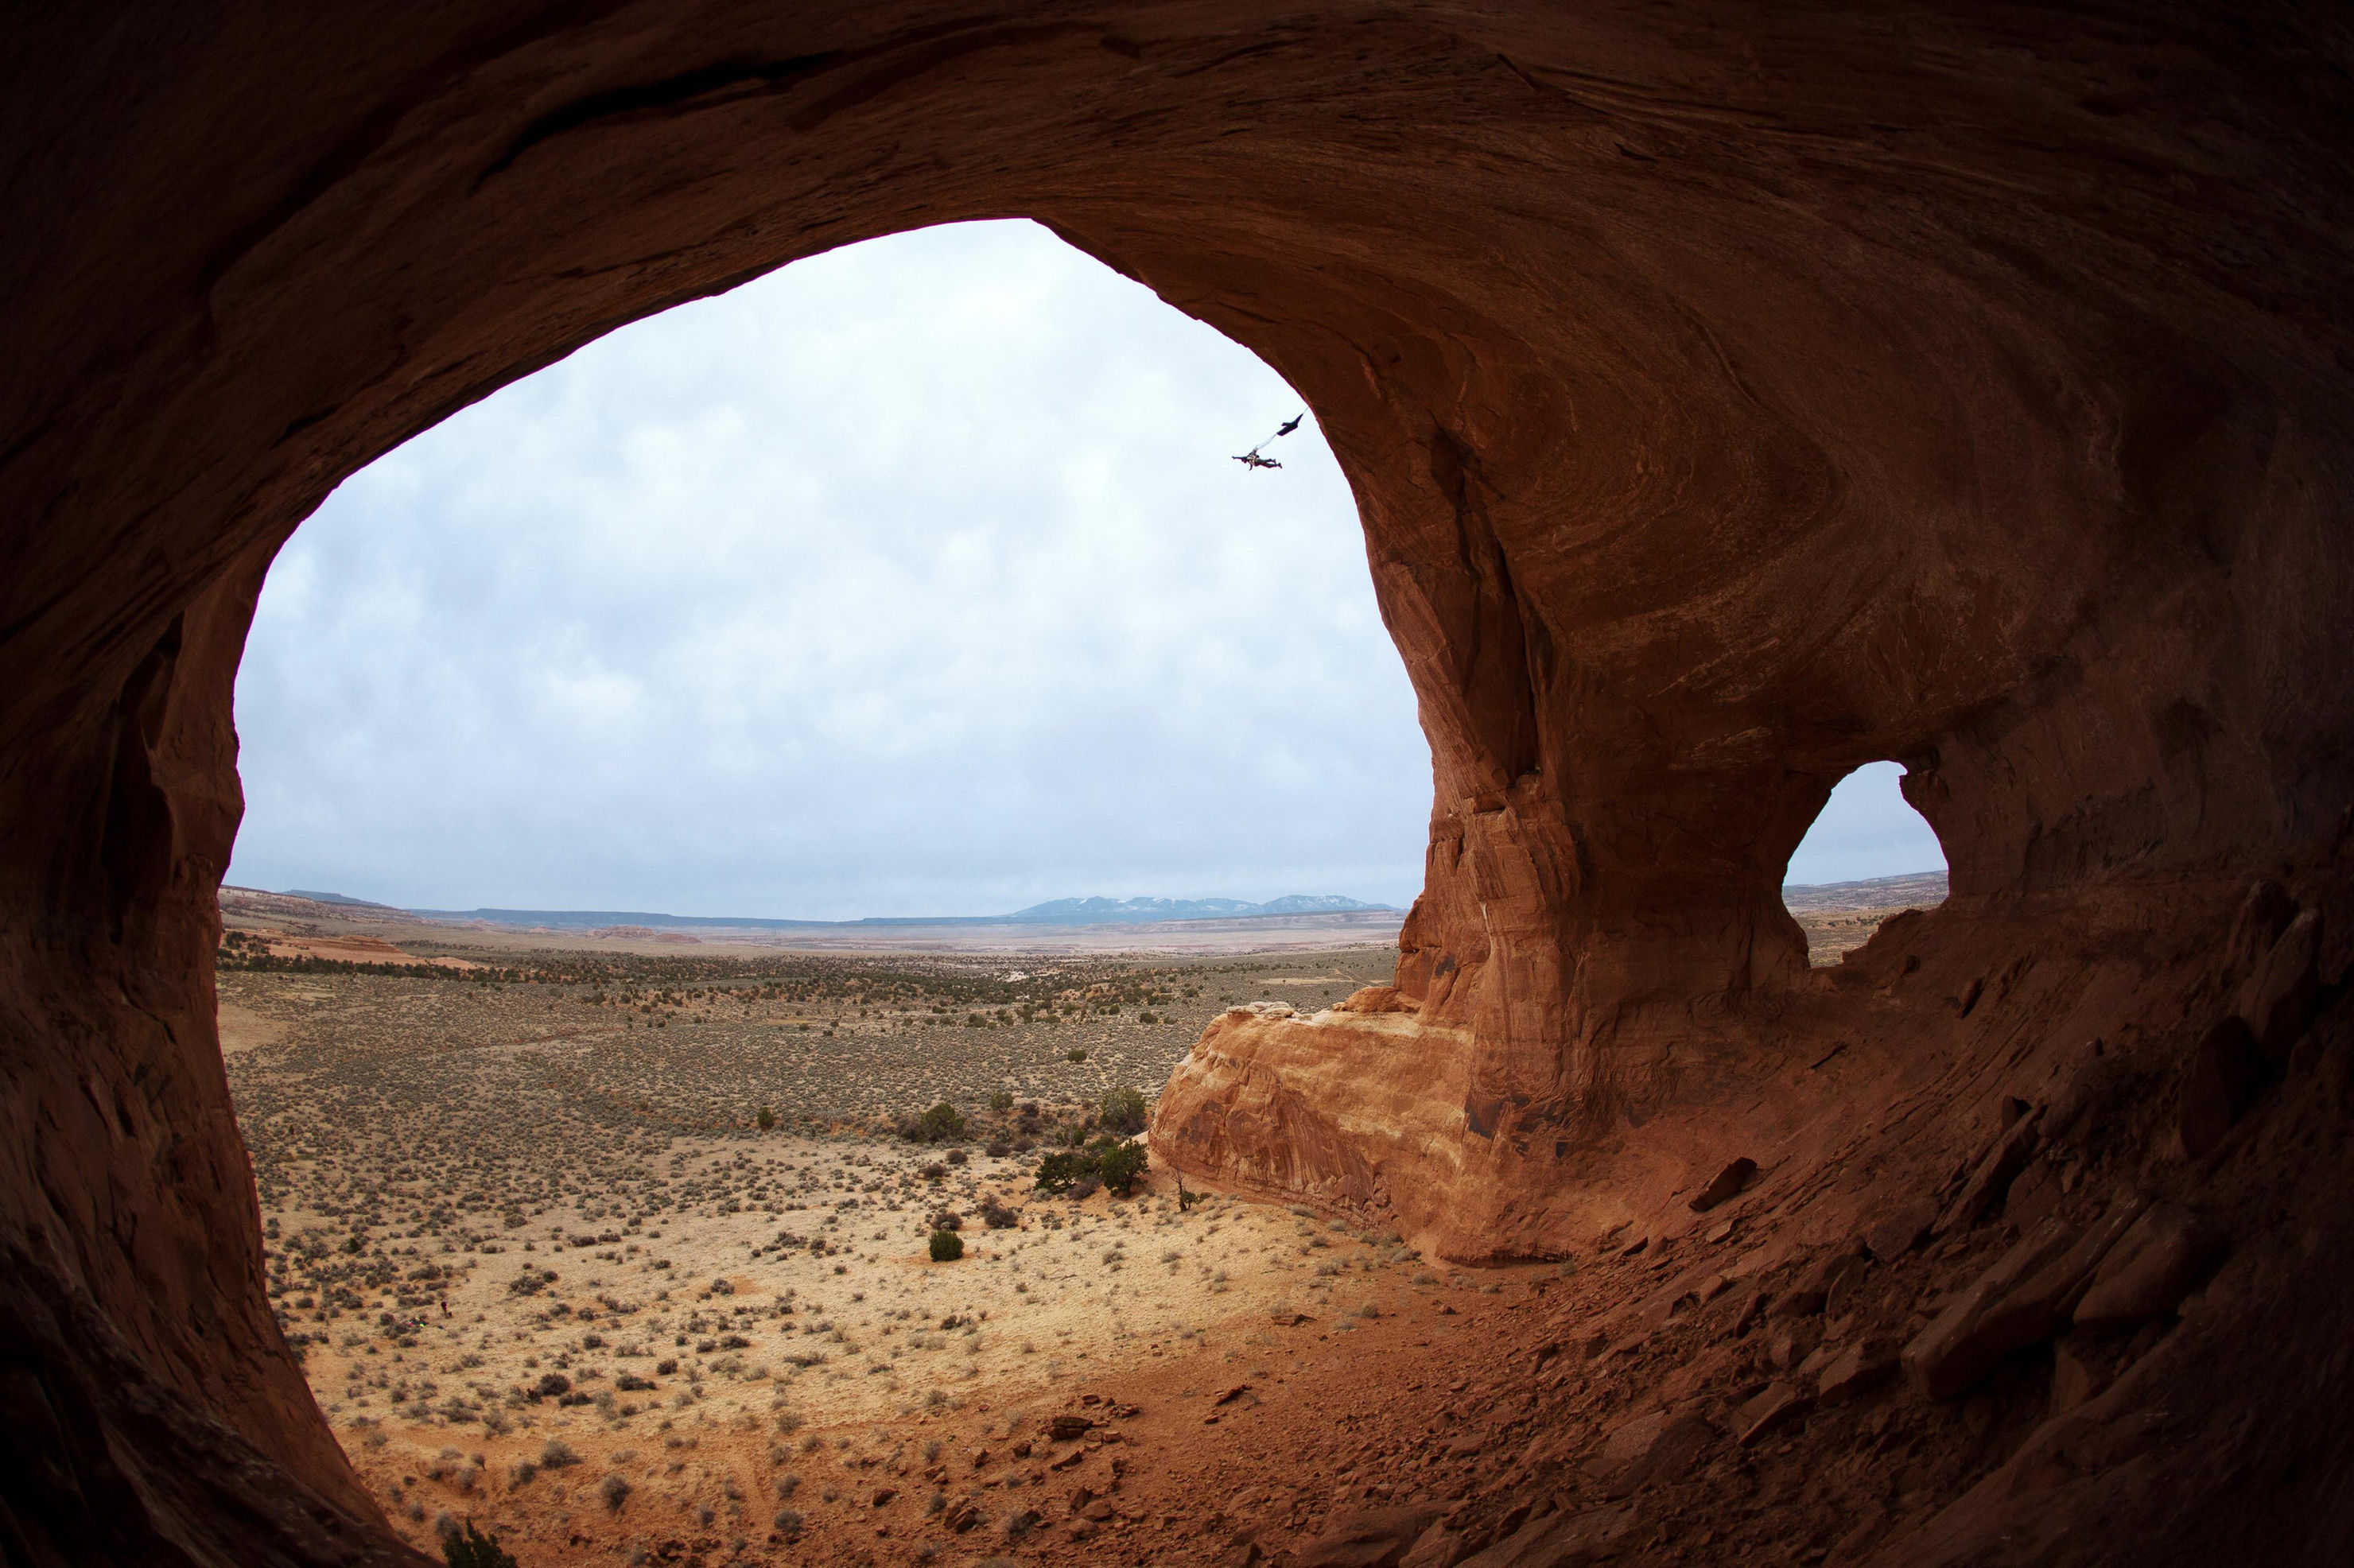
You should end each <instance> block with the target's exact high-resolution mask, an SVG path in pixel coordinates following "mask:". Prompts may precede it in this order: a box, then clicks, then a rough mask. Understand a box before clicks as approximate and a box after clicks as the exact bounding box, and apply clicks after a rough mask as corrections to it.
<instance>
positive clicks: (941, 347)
mask: <svg viewBox="0 0 2354 1568" xmlns="http://www.w3.org/2000/svg"><path fill="white" fill-rule="evenodd" d="M1299 408H1300V401H1299V398H1298V397H1295V396H1294V395H1293V394H1292V392H1291V391H1290V390H1289V388H1288V387H1286V386H1285V385H1284V383H1283V382H1282V381H1281V380H1280V379H1279V378H1278V376H1276V375H1275V374H1274V373H1273V372H1272V371H1270V370H1268V369H1267V367H1266V366H1264V365H1262V364H1260V363H1259V362H1258V361H1257V359H1256V358H1255V357H1253V356H1252V355H1251V354H1250V353H1249V352H1248V351H1247V350H1246V349H1243V348H1241V347H1239V346H1237V345H1235V344H1232V343H1230V342H1228V341H1227V340H1226V339H1225V338H1223V337H1221V336H1219V335H1218V334H1216V333H1214V332H1213V331H1211V330H1210V329H1209V328H1207V327H1205V326H1203V325H1202V324H1200V323H1197V322H1193V321H1191V320H1188V319H1187V318H1185V317H1183V316H1182V315H1180V314H1178V313H1176V312H1175V311H1173V310H1171V309H1170V308H1169V307H1167V306H1165V305H1163V304H1162V303H1161V302H1160V301H1159V300H1157V299H1156V298H1154V297H1153V295H1152V294H1151V293H1150V291H1147V290H1145V289H1142V288H1140V287H1139V286H1138V285H1136V284H1134V283H1131V282H1129V281H1127V280H1126V279H1123V278H1120V277H1119V276H1118V275H1116V274H1114V273H1113V272H1111V271H1109V270H1107V269H1105V268H1103V267H1101V266H1099V265H1097V263H1096V262H1094V261H1092V260H1089V259H1087V257H1084V256H1081V255H1079V254H1078V253H1076V251H1073V250H1070V249H1066V248H1065V247H1064V246H1063V245H1061V244H1060V243H1059V242H1058V241H1056V240H1055V238H1053V237H1052V236H1050V235H1048V234H1047V233H1046V232H1045V231H1044V230H1043V229H1040V228H1035V227H1034V226H1032V225H1029V224H1026V223H996V224H965V225H958V226H954V227H950V228H938V229H930V230H927V231H924V232H921V233H917V234H908V235H901V236H897V237H896V238H890V239H885V240H879V241H876V242H874V243H872V244H868V245H863V246H856V247H853V248H851V249H845V250H840V251H836V252H833V253H832V254H831V255H827V256H822V257H818V258H815V259H813V260H808V261H803V262H801V263H799V264H797V265H795V266H792V267H790V268H787V269H785V270H782V271H780V272H778V273H775V274H773V275H771V276H770V277H769V278H766V279H763V280H761V281H757V282H754V283H750V284H748V285H746V286H745V287H744V288H741V289H738V290H737V291H735V292H733V293H731V294H728V295H726V296H725V297H723V298H720V299H716V300H709V301H705V302H700V303H697V304H693V305H688V306H684V307H682V308H681V309H678V310H675V311H672V312H670V313H667V314H664V315H663V316H660V317H658V318H656V319H654V320H652V321H647V322H642V323H638V324H637V325H635V326H632V327H629V328H625V329H624V330H622V331H620V332H617V333H615V334H611V335H610V336H609V337H607V338H604V339H603V340H601V341H599V342H598V343H596V344H591V345H589V346H588V347H587V348H584V349H582V350H581V351H580V352H578V354H575V355H572V357H571V358H569V359H567V360H566V361H564V362H563V363H562V364H560V365H557V366H551V367H550V368H549V369H547V370H546V371H543V372H541V373H540V374H539V375H537V376H533V377H532V378H530V379H529V380H527V381H523V382H519V383H517V384H516V385H514V386H513V387H508V388H506V389H505V390H504V391H503V392H501V393H499V394H498V395H497V396H495V397H491V398H489V399H487V400H485V401H484V402H482V403H481V404H479V405H477V406H476V407H474V408H471V409H468V410H466V411H465V412H463V413H461V414H459V415H458V416H456V417H455V418H451V419H450V420H449V421H448V422H446V423H444V424H443V425H441V426H440V427H438V428H437V429H433V430H430V431H429V432H427V433H426V434H424V435H422V436H420V437H419V438H418V439H417V440H414V441H411V442H410V443H409V444H408V445H407V446H405V447H403V448H401V449H400V450H398V451H396V452H393V453H390V454H389V455H387V456H386V457H385V458H383V459H381V460H379V461H377V462H376V463H375V464H374V465H372V466H371V467H369V468H368V469H366V471H362V472H361V473H358V474H356V475H355V476H354V477H353V478H352V479H350V480H349V481H347V482H345V484H344V486H343V487H342V488H341V489H340V490H338V491H337V492H336V493H335V494H334V496H333V497H332V498H331V499H330V500H329V501H328V502H327V503H326V504H325V505H324V506H323V507H322V508H321V509H320V510H319V512H318V514H316V515H315V516H313V518H312V519H311V520H310V521H309V522H307V523H306V524H303V526H302V530H301V531H300V532H299V533H298V534H297V535H295V536H294V539H293V541H292V543H291V544H290V545H289V546H287V548H286V550H285V551H284V553H283V554H282V555H281V556H280V557H279V560H278V563H277V565H276V567H275V568H274V569H273V570H272V571H271V573H270V581H269V585H268V587H267V588H265V590H264V591H263V594H262V598H261V607H260V613H259V615H258V616H257V617H256V620H255V622H254V628H253V635H252V639H251V641H250V643H249V647H248V651H247V653H246V658H245V663H244V666H243V669H242V671H241V673H240V674H239V683H238V724H239V733H240V735H241V736H242V740H243V754H242V765H241V766H242V771H243V774H244V778H245V789H246V798H247V810H246V819H245V827H244V831H243V832H242V834H241V835H240V837H239V841H238V847H237V858H236V862H235V863H234V864H233V865H232V867H231V868H230V874H229V879H230V880H231V881H232V882H235V883H238V884H239V885H245V886H260V887H271V888H284V887H304V888H313V889H325V890H330V891H334V892H341V893H347V894H351V895H355V896H359V897H365V898H374V899H379V900H382V901H384V902H387V903H393V904H400V905H406V906H421V907H435V908H472V907H474V906H481V905H493V906H512V907H530V908H594V909H640V910H661V911H666V912H670V913H674V914H688V915H727V914H737V915H762V916H801V917H808V918H846V917H854V916H862V915H924V914H988V913H997V912H1002V911H1005V910H1011V909H1014V908H1018V907H1020V906H1023V905H1027V904H1032V903H1036V902H1038V901H1040V900H1042V899H1046V898H1057V897H1066V896H1076V895H1090V894H1102V895H1110V896H1129V895H1165V896H1172V897H1200V896H1207V895H1223V896H1229V897H1236V898H1251V899H1264V898H1270V897H1274V896H1277V895H1281V894H1286V893H1341V894H1347V895H1352V896H1354V897H1358V898H1363V899H1368V900H1374V901H1379V902H1386V903H1393V904H1397V905H1401V906H1403V905H1404V904H1405V903H1406V902H1407V901H1408V900H1410V899H1411V898H1412V897H1413V895H1414V893H1415V891H1416V888H1417V887H1418V886H1419V885H1420V882H1421V873H1422V844H1423V837H1424V828H1425V823H1426V820H1427V817H1428V814H1429V810H1430V757H1429V752H1428V749H1427V748H1426V746H1425V745H1424V743H1423V739H1422V735H1421V732H1420V730H1419V729H1418V728H1417V727H1416V722H1415V709H1414V699H1413V695H1412V694H1411V692H1410V691H1409V690H1408V688H1407V686H1406V683H1405V672H1404V670H1403V668H1402V667H1401V665H1400V663H1399V660H1398V656H1397V653H1396V651H1395V650H1394V648H1393V647H1392V645H1391V643H1390V641H1389V638H1388V635H1387V634H1386V633H1385V632H1384V630H1383V629H1382V624H1381V620H1380V617H1379V615H1378V614H1377V612H1376V611H1375V609H1374V608H1373V589H1372V584H1371V581H1370V579H1369V577H1368V575H1367V572H1366V567H1365V558H1364V545H1363V535H1361V534H1360V532H1359V530H1358V527H1357V523H1356V518H1355V513H1354V509H1353V507H1352V505H1351V503H1350V499H1349V493H1348V487H1347V485H1346V483H1345V482H1343V481H1342V479H1341V474H1340V471H1339V469H1338V468H1337V467H1336V466H1335V464H1334V463H1333V461H1332V458H1331V453H1330V452H1329V451H1328V450H1326V448H1325V447H1324V445H1323V443H1322V441H1321V440H1320V438H1319V437H1318V435H1317V434H1316V430H1315V427H1314V424H1313V422H1312V421H1310V422H1309V423H1308V424H1305V425H1303V426H1302V427H1301V429H1300V430H1299V432H1298V433H1297V434H1295V435H1293V436H1290V437H1288V438H1286V439H1285V440H1282V441H1280V442H1278V443H1276V444H1275V445H1274V446H1273V447H1271V448H1270V449H1269V450H1270V451H1271V452H1272V453H1274V454H1275V455H1277V456H1279V457H1280V458H1281V459H1282V461H1283V463H1284V467H1283V469H1282V470H1281V471H1279V472H1271V473H1270V472H1245V471H1243V470H1242V469H1241V468H1240V467H1239V466H1238V465H1236V464H1235V463H1234V462H1232V461H1228V455H1229V454H1230V453H1233V452H1237V451H1241V450H1244V449H1245V448H1246V447H1249V446H1250V445H1252V444H1253V443H1254V442H1256V441H1257V440H1259V439H1260V438H1261V437H1263V436H1265V435H1266V434H1267V433H1268V432H1269V431H1270V430H1272V429H1274V428H1275V426H1276V424H1277V423H1278V421H1280V420H1283V419H1286V418H1289V417H1290V416H1291V415H1292V414H1294V413H1296V412H1298V411H1299ZM1894 771H1895V770H1894V769H1893V767H1883V768H1880V769H1876V770H1868V774H1867V775H1859V776H1858V778H1857V779H1854V780H1850V784H1849V785H1847V786H1843V787H1842V789H1841V791H1840V796H1839V797H1838V798H1837V799H1836V800H1835V803H1834V806H1833V808H1832V810H1829V811H1828V812H1827V813H1826V815H1825V818H1824V821H1822V822H1821V823H1819V824H1818V827H1817V831H1816V832H1815V834H1814V835H1812V837H1810V839H1809V841H1808V845H1807V846H1806V847H1805V848H1803V849H1802V850H1801V852H1800V853H1799V856H1798V857H1797V860H1795V861H1794V862H1793V864H1792V868H1791V874H1792V878H1793V879H1794V880H1797V881H1830V880H1840V879H1845V878H1848V877H1854V876H1870V875H1879V874H1886V873H1890V872H1895V871H1911V870H1918V869H1922V868H1923V867H1925V866H1935V865H1937V864H1939V863H1941V862H1940V860H1939V859H1938V856H1937V851H1936V843H1935V839H1934V837H1932V836H1931V835H1930V834H1929V833H1928V831H1927V829H1926V827H1925V825H1924V824H1922V823H1921V821H1920V820H1919V819H1918V818H1917V817H1914V816H1913V815H1912V813H1911V812H1910V811H1909V810H1905V808H1904V807H1903V805H1902V803H1901V801H1898V800H1896V799H1895V796H1894V791H1893V788H1892V787H1890V784H1889V780H1890V779H1892V778H1893V773H1894Z"/></svg>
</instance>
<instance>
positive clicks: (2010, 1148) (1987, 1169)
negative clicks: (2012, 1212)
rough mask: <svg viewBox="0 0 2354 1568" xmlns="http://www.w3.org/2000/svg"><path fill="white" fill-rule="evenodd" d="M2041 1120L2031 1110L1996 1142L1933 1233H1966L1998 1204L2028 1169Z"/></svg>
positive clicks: (1934, 1227) (1947, 1206) (1942, 1216)
mask: <svg viewBox="0 0 2354 1568" xmlns="http://www.w3.org/2000/svg"><path fill="white" fill-rule="evenodd" d="M2041 1120H2042V1117H2041V1114H2040V1113H2039V1112H2037V1111H2030V1112H2028V1113H2027V1114H2026V1115H2024V1116H2022V1117H2020V1118H2019V1119H2018V1120H2016V1121H2014V1122H2012V1123H2011V1124H2010V1126H2009V1127H2008V1128H2005V1129H2004V1130H2003V1131H2002V1133H2001V1134H2000V1135H1999V1136H1998V1137H1997V1138H1996V1139H1995V1140H1994V1143H1993V1145H1992V1147H1990V1148H1988V1150H1987V1151H1986V1153H1985V1154H1984V1155H1983V1156H1982V1157H1981V1158H1980V1159H1979V1160H1978V1164H1977V1165H1975V1166H1973V1167H1972V1168H1971V1170H1970V1173H1969V1175H1968V1176H1967V1177H1966V1178H1965V1179H1964V1180H1963V1181H1962V1190H1961V1191H1960V1192H1957V1193H1956V1194H1955V1195H1954V1201H1953V1202H1950V1203H1948V1204H1946V1212H1945V1213H1942V1214H1940V1215H1938V1216H1937V1223H1936V1224H1935V1225H1934V1226H1932V1227H1931V1229H1932V1230H1933V1232H1934V1233H1935V1234H1938V1235H1944V1234H1946V1232H1948V1231H1955V1230H1967V1229H1968V1228H1969V1227H1970V1226H1972V1225H1974V1224H1978V1222H1979V1221H1980V1220H1982V1219H1984V1218H1986V1217H1987V1215H1988V1214H1989V1213H1993V1212H1994V1211H1995V1209H1996V1208H1997V1207H1999V1205H2000V1204H2001V1202H2002V1200H2003V1196H2004V1194H2005V1193H2007V1192H2009V1191H2010V1184H2011V1182H2012V1181H2014V1180H2016V1179H2017V1178H2018V1175H2019V1173H2020V1171H2024V1170H2026V1169H2027V1161H2028V1160H2030V1159H2031V1157H2032V1156H2033V1155H2034V1153H2035V1147H2036V1142H2037V1139H2038V1137H2039V1133H2038V1126H2039V1124H2040V1123H2041Z"/></svg>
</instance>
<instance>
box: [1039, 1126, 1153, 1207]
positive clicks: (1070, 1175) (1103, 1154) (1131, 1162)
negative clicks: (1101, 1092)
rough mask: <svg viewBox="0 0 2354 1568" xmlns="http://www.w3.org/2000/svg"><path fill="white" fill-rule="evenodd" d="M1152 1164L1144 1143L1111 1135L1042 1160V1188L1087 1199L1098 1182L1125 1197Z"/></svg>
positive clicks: (1115, 1193)
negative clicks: (1147, 1157)
mask: <svg viewBox="0 0 2354 1568" xmlns="http://www.w3.org/2000/svg"><path fill="white" fill-rule="evenodd" d="M1148 1164H1149V1161H1148V1160H1147V1159H1146V1156H1145V1152H1144V1145H1142V1144H1140V1143H1130V1142H1129V1141H1128V1140H1127V1139H1120V1138H1114V1137H1112V1136H1110V1135H1109V1134H1106V1135H1105V1136H1103V1137H1101V1138H1098V1139H1096V1140H1095V1141H1094V1142H1093V1143H1090V1144H1087V1146H1086V1147H1084V1148H1081V1149H1070V1150H1055V1152H1053V1153H1051V1154H1048V1155H1046V1156H1045V1157H1044V1159H1042V1160H1039V1161H1038V1191H1040V1192H1052V1193H1058V1194H1066V1195H1069V1196H1072V1197H1079V1198H1084V1197H1086V1196H1087V1194H1088V1193H1089V1192H1094V1191H1095V1190H1096V1185H1097V1183H1098V1182H1100V1183H1101V1184H1102V1185H1104V1186H1106V1187H1108V1188H1109V1189H1111V1192H1112V1193H1113V1195H1114V1196H1116V1197H1121V1198H1125V1197H1127V1196H1128V1195H1129V1193H1130V1192H1134V1191H1135V1190H1136V1183H1137V1182H1138V1181H1139V1180H1140V1179H1141V1178H1142V1177H1143V1175H1144V1171H1145V1168H1146V1166H1147V1165H1148Z"/></svg>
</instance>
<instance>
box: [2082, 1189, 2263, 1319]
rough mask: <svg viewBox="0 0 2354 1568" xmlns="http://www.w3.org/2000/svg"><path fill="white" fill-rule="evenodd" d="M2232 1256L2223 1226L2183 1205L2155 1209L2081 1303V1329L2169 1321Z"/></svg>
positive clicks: (2122, 1241)
mask: <svg viewBox="0 0 2354 1568" xmlns="http://www.w3.org/2000/svg"><path fill="white" fill-rule="evenodd" d="M2229 1250H2230V1241H2229V1238H2228V1237H2226V1236H2225V1235H2224V1234H2223V1232H2222V1229H2221V1226H2219V1225H2217V1224H2214V1223H2213V1222H2211V1221H2210V1220H2208V1219H2206V1218H2204V1217H2203V1216H2201V1215H2199V1214H2197V1213H2192V1212H2191V1211H2190V1210H2189V1209H2186V1208H2184V1207H2182V1206H2181V1205H2180V1204H2179V1203H2153V1204H2152V1205H2150V1207H2149V1209H2148V1211H2147V1213H2144V1214H2143V1215H2142V1216H2141V1218H2140V1219H2138V1220H2137V1221H2136V1222H2135V1223H2134V1225H2133V1228H2132V1229H2131V1230H2128V1231H2127V1232H2126V1234H2124V1235H2123V1236H2121V1237H2119V1238H2118V1241H2117V1245H2115V1246H2114V1247H2112V1248H2111V1249H2110V1250H2109V1255H2107V1256H2106V1257H2105V1258H2103V1259H2102V1260H2101V1266H2100V1268H2099V1269H2098V1271H2097V1272H2095V1273H2094V1276H2093V1281H2092V1285H2091V1287H2089V1288H2087V1289H2086V1290H2085V1292H2084V1298H2083V1299H2082V1300H2080V1301H2078V1302H2077V1303H2076V1308H2075V1313H2074V1320H2075V1324H2076V1326H2077V1327H2078V1328H2080V1329H2091V1330H2116V1329H2128V1328H2131V1327H2133V1326H2134V1325H2136V1324H2137V1323H2142V1322H2147V1320H2148V1319H2152V1318H2160V1317H2164V1316H2165V1315H2167V1314H2168V1313H2169V1312H2172V1311H2173V1310H2174V1309H2175V1308H2176V1307H2178V1306H2179V1305H2181V1302H2182V1298H2184V1297H2185V1296H2188V1295H2189V1294H2190V1292H2191V1291H2193V1290H2195V1289H2197V1288H2198V1287H2200V1285H2202V1284H2204V1283H2206V1280H2207V1277H2208V1276H2209V1275H2211V1274H2212V1273H2214V1271H2215V1268H2216V1266H2217V1265H2219V1264H2221V1262H2222V1261H2223V1256H2224V1255H2225V1253H2227V1252H2228V1251H2229Z"/></svg>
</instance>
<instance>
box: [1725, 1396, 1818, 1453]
mask: <svg viewBox="0 0 2354 1568" xmlns="http://www.w3.org/2000/svg"><path fill="white" fill-rule="evenodd" d="M1814 1404H1815V1400H1814V1396H1813V1395H1812V1394H1810V1393H1807V1391H1806V1390H1804V1389H1803V1388H1800V1387H1799V1386H1798V1385H1797V1383H1790V1382H1776V1383H1767V1384H1766V1385H1765V1388H1764V1389H1762V1390H1760V1391H1759V1392H1758V1393H1756V1394H1755V1395H1754V1396H1753V1397H1752V1398H1751V1399H1750V1400H1749V1401H1748V1402H1747V1403H1746V1404H1743V1405H1742V1407H1741V1408H1740V1409H1739V1410H1736V1411H1734V1413H1733V1430H1734V1436H1735V1437H1736V1438H1737V1439H1738V1440H1739V1442H1740V1444H1741V1446H1743V1447H1744V1448H1746V1447H1748V1446H1750V1445H1752V1444H1754V1443H1755V1442H1756V1441H1757V1440H1758V1439H1759V1438H1761V1437H1764V1436H1766V1435H1767V1434H1768V1433H1771V1432H1773V1431H1774V1430H1775V1429H1776V1428H1777V1427H1780V1426H1784V1425H1787V1424H1789V1423H1790V1422H1793V1421H1796V1420H1797V1418H1798V1417H1800V1416H1801V1415H1804V1414H1806V1413H1807V1412H1808V1411H1809V1410H1811V1409H1813V1408H1814Z"/></svg>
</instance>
